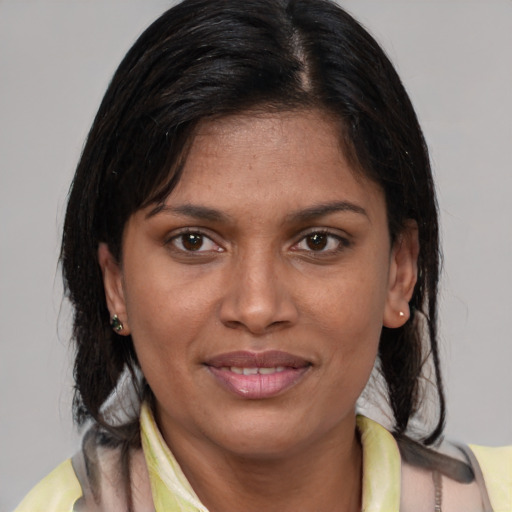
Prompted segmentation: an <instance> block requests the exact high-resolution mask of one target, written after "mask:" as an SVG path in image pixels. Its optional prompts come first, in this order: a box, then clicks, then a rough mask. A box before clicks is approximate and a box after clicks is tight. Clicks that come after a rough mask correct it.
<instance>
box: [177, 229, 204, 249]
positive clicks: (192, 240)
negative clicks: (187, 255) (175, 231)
mask: <svg viewBox="0 0 512 512" xmlns="http://www.w3.org/2000/svg"><path fill="white" fill-rule="evenodd" d="M181 244H182V246H183V248H184V249H185V250H187V251H198V250H199V249H201V247H202V246H203V235H201V234H199V233H185V234H183V235H181Z"/></svg>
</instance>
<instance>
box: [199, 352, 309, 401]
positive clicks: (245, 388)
mask: <svg viewBox="0 0 512 512" xmlns="http://www.w3.org/2000/svg"><path fill="white" fill-rule="evenodd" d="M205 364H206V367H207V368H208V370H209V371H210V372H211V374H212V375H213V376H214V377H215V378H216V380H217V381H218V382H219V383H220V384H221V385H222V386H223V387H224V388H225V389H227V390H228V391H231V392H232V393H234V394H236V395H238V396H241V397H244V398H248V399H264V398H271V397H273V396H276V395H278V394H281V393H283V392H284V391H286V390H287V389H289V388H291V387H292V386H293V385H295V384H296V383H297V382H298V381H299V380H300V379H301V378H302V377H303V375H304V374H305V373H306V372H307V371H308V369H309V368H310V366H311V363H309V362H308V361H306V360H305V359H303V358H301V357H298V356H294V355H292V354H288V353H286V352H281V351H277V350H273V351H267V352H256V353H255V352H243V351H240V352H230V353H226V354H220V355H218V356H215V357H213V358H211V359H209V360H208V361H206V363H205ZM231 367H236V368H279V371H277V372H275V373H271V374H259V373H258V374H256V375H242V374H239V373H235V372H232V371H231V370H230V368H231Z"/></svg>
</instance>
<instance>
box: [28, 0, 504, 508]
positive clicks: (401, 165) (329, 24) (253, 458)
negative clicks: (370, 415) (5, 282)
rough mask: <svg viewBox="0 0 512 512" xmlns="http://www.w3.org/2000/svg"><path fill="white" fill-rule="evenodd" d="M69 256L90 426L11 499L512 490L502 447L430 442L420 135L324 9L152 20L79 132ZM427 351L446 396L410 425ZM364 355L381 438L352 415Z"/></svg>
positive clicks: (189, 8)
mask: <svg viewBox="0 0 512 512" xmlns="http://www.w3.org/2000/svg"><path fill="white" fill-rule="evenodd" d="M62 263H63V270H64V277H65V282H66V285H67V289H68V294H69V297H70V300H71V302H72V304H73V306H74V308H75V323H74V338H75V341H76V343H77V357H76V362H75V380H76V387H77V388H76V389H77V393H76V401H75V414H76V419H77V421H78V423H79V424H83V423H84V422H85V421H87V420H88V419H92V420H93V425H92V427H91V428H90V430H89V431H88V434H87V435H86V437H85V439H84V448H83V450H82V452H81V453H80V454H78V455H77V456H76V457H74V458H73V460H72V461H66V462H65V463H64V464H63V465H62V466H60V467H59V468H57V470H56V471H55V472H54V473H52V474H51V475H49V477H47V479H46V480H45V481H43V482H42V483H41V484H40V485H39V486H38V487H37V488H36V489H35V490H34V491H32V493H31V494H30V495H29V496H28V497H27V498H26V500H25V501H24V502H23V503H22V504H21V505H20V508H19V510H36V509H38V508H39V509H42V510H43V509H44V510H97V509H99V510H158V511H160V510H209V511H212V512H213V511H218V510H222V511H229V510H262V509H264V510H279V511H286V510H321V511H326V512H327V511H330V510H343V511H353V510H361V509H363V510H382V511H388V510H398V509H399V508H400V509H402V510H415V511H420V510H441V507H442V509H443V510H489V509H490V508H489V507H491V506H492V507H494V509H495V510H507V508H506V507H507V506H508V505H509V502H508V501H507V500H508V498H509V494H507V493H508V490H507V489H509V488H508V487H507V486H508V485H510V479H511V475H510V471H509V472H508V473H507V472H506V471H507V467H508V466H507V465H509V464H510V462H509V460H510V459H509V457H510V450H508V451H506V450H505V449H504V450H500V451H499V452H489V451H487V450H485V449H480V448H473V450H466V449H461V450H459V449H453V452H451V453H450V455H449V456H448V455H441V454H439V453H436V452H435V451H433V450H430V449H428V448H427V447H428V446H431V445H433V444H434V443H436V441H438V440H439V439H440V436H441V434H442V431H443V426H444V417H445V404H444V395H443V388H442V380H441V375H440V365H439V355H438V347H437V336H436V309H437V308H436V307H437V281H438V267H439V257H438V226H437V216H436V202H435V195H434V190H433V183H432V177H431V173H430V168H429V160H428V154H427V150H426V147H425V143H424V140H423V137H422V134H421V130H420V128H419V126H418V123H417V119H416V116H415V113H414V110H413V108H412V106H411V104H410V101H409V99H408V97H407V94H406V93H405V91H404V89H403V87H402V85H401V83H400V80H399V78H398V76H397V75H396V72H395V71H394V69H393V67H392V66H391V64H390V63H389V61H388V60H387V58H386V57H385V55H384V54H383V52H382V50H381V49H380V48H379V47H378V45H377V44H376V43H375V42H374V40H373V39H372V38H371V37H370V36H369V35H368V34H367V33H366V32H365V31H364V30H363V29H362V28H361V27H360V26H359V25H358V24H357V23H356V22H355V21H354V20H353V19H352V18H351V17H350V16H348V15H347V14H346V13H345V12H344V11H342V10H341V9H340V8H339V7H337V6H335V5H334V4H331V3H329V2H324V1H320V0H309V1H292V2H288V1H277V2H276V1H274V0H252V1H246V2H243V3H241V2H237V1H235V0H231V1H223V2H216V1H211V0H210V1H205V0H203V1H198V0H192V1H185V2H183V3H182V4H179V5H178V6H176V7H175V8H173V9H171V10H169V11H168V12H167V13H165V14H164V15H163V16H162V17H161V18H160V19H159V20H157V21H156V22H155V23H154V24H153V25H152V26H151V27H150V28H148V30H147V31H146V32H145V33H144V34H143V35H142V36H141V37H140V38H139V40H138V41H137V42H136V44H135V45H134V46H133V48H132V49H131V50H130V51H129V53H128V54H127V56H126V57H125V59H124V60H123V62H122V63H121V65H120V67H119V69H118V71H117V73H116V75H115V76H114V78H113V81H112V83H111V85H110V86H109V89H108V90H107V93H106V95H105V98H104V100H103V103H102V105H101V107H100V110H99V112H98V115H97V117H96V120H95V122H94V124H93V127H92V129H91V132H90V134H89V138H88V141H87V144H86V146H85V148H84V152H83V155H82V158H81V161H80V163H79V166H78V169H77V172H76V175H75V179H74V182H73V185H72V189H71V192H70V197H69V204H68V210H67V214H66V222H65V227H64V236H63V244H62ZM427 356H429V357H428V358H427ZM426 359H428V362H429V364H431V367H432V371H433V377H432V380H433V382H434V388H435V394H436V404H437V407H436V408H437V411H436V414H435V415H434V416H435V418H434V421H433V422H432V425H430V426H429V425H426V428H425V431H423V432H421V431H420V432H418V431H415V432H413V431H411V429H410V428H409V426H410V423H411V420H413V419H415V418H417V417H421V415H422V414H424V410H423V409H424V403H425V400H424V393H425V392H426V390H425V389H424V388H425V385H424V381H425V367H426V366H428V365H427V364H426V363H425V361H426ZM373 369H375V373H376V374H379V373H380V375H381V376H382V379H383V381H382V383H381V385H382V386H383V389H384V390H385V392H386V393H387V395H388V400H389V405H390V407H391V411H392V415H393V421H392V425H391V426H390V428H391V430H392V434H393V435H391V434H390V433H389V432H388V431H386V430H385V429H383V428H382V427H380V426H379V425H378V424H376V423H374V422H372V421H371V420H369V419H367V418H364V417H358V418H356V413H355V409H356V401H357V400H358V398H359V396H360V395H361V393H362V391H363V389H364V388H365V386H366V384H367V382H368V380H369V378H370V374H371V373H372V370H373ZM376 380H377V382H376V384H375V385H376V386H377V387H378V386H379V379H378V378H376ZM140 404H142V406H141V407H140ZM139 407H140V413H139ZM476 459H478V460H476ZM401 468H402V471H401ZM482 471H483V473H484V475H483V477H482V475H481V472H482ZM486 484H487V485H486ZM400 487H402V491H400Z"/></svg>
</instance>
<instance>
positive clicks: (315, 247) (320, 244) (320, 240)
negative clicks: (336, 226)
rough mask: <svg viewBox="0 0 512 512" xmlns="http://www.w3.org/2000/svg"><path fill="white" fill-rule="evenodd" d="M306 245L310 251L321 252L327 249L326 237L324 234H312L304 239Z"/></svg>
mask: <svg viewBox="0 0 512 512" xmlns="http://www.w3.org/2000/svg"><path fill="white" fill-rule="evenodd" d="M305 241H306V245H307V246H308V248H309V249H311V250H312V251H322V250H324V249H325V248H326V247H327V242H328V235H326V234H325V233H312V234H311V235H308V236H307V237H306V239H305Z"/></svg>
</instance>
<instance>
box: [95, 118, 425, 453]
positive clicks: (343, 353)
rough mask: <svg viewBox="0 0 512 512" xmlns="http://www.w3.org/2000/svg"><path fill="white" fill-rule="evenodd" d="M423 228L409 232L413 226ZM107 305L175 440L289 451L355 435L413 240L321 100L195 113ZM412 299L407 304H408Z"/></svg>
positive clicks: (408, 276)
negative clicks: (172, 181) (273, 110)
mask: <svg viewBox="0 0 512 512" xmlns="http://www.w3.org/2000/svg"><path fill="white" fill-rule="evenodd" d="M411 232H412V231H411ZM122 252H123V257H122V261H121V264H120V265H117V263H116V262H115V261H114V260H113V258H112V257H111V255H110V253H109V251H108V248H107V247H106V246H104V245H102V246H101V247H100V250H99V259H100V264H101V266H102V269H103V273H104V279H105V288H106V294H107V302H108V305H109V309H110V311H111V313H112V314H114V313H116V314H117V315H118V316H119V317H120V319H121V321H122V322H123V324H124V330H123V331H122V334H128V333H130V334H131V335H132V337H133V342H134V345H135V350H136V352H137V356H138V359H139V362H140V365H141V367H142V371H143V373H144V375H145V377H146V379H147V381H148V383H149V385H150V387H151V389H152V391H153V393H154V395H155V397H156V408H157V411H156V412H157V420H158V423H159V425H160V428H161V430H162V433H163V435H164V438H165V439H166V440H167V442H168V443H169V444H170V445H171V446H176V445H179V444H180V443H181V444H183V443H185V444H195V445H201V447H202V448H201V449H202V452H203V453H207V452H208V451H209V450H210V451H212V452H215V451H219V450H220V451H221V452H223V453H234V454H239V455H240V454H241V455H244V456H254V457H256V456H258V457H264V456H268V457H273V456H282V455H283V454H286V453H292V452H294V451H297V450H303V451H304V450H307V449H308V448H310V447H313V446H315V445H317V444H318V443H321V442H324V441H325V440H328V439H330V438H331V437H332V436H340V435H345V436H346V435H350V436H354V407H355V402H356V400H357V398H358V397H359V395H360V393H361V391H362V389H363V388H364V386H365V384H366V382H367V380H368V377H369V374H370V372H371V369H372V367H373V364H374V361H375V358H376V353H377V348H378V343H379V335H380V332H381V328H382V326H383V325H386V326H388V327H398V326H399V325H402V324H403V323H404V322H405V321H406V319H407V315H408V308H407V301H408V299H409V298H410V295H411V293H412V289H413V286H414V282H415V268H416V267H415V262H416V261H415V260H416V254H417V243H416V242H415V237H414V236H412V235H410V233H409V234H407V233H405V234H404V236H401V237H399V238H398V242H397V243H396V244H395V245H394V246H392V245H391V242H390V236H389V232H388V227H387V218H386V208H385V199H384V196H383V193H382V191H381V190H380V188H379V187H378V186H377V185H376V184H374V183H373V182H370V181H368V180H366V179H365V178H364V177H363V176H362V175H361V174H357V173H355V172H354V170H353V169H352V168H351V167H350V165H349V164H348V162H347V160H346V159H345V157H344V154H343V151H342V149H341V147H340V143H339V137H338V132H337V128H336V125H335V124H334V122H333V121H332V120H330V119H329V118H327V117H326V116H324V115H322V114H321V113H320V112H316V111H311V112H298V113H278V114H268V115H261V114H260V115H249V114H247V115H240V116H234V117H228V118H225V119H221V120H216V121H212V122H205V123H204V124H202V125H200V127H199V129H198V131H197V136H196V137H195V139H194V142H193V144H192V146H191V150H190V153H189V155H188V157H187V161H186V165H185V168H184V172H183V177H182V179H181V181H180V182H179V184H178V186H177V187H176V189H175V190H174V191H173V192H172V193H171V194H170V196H169V197H168V198H167V200H166V201H165V205H163V207H159V208H155V207H154V206H153V207H149V208H147V209H143V210H140V211H138V212H136V213H135V214H134V215H133V216H132V217H131V218H130V219H129V221H128V223H127V225H126V228H125V232H124V237H123V250H122ZM401 312H402V314H401Z"/></svg>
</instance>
